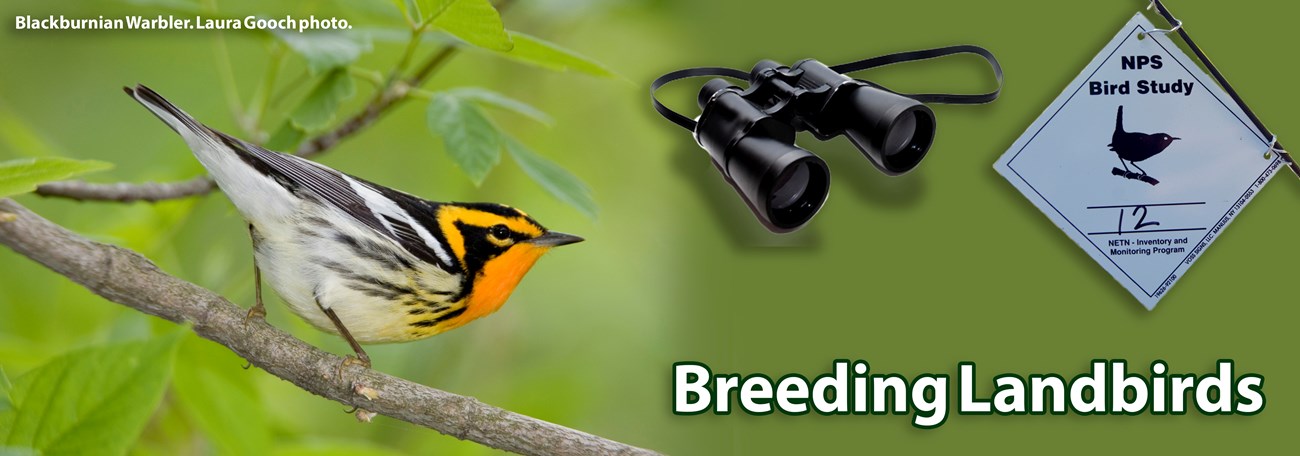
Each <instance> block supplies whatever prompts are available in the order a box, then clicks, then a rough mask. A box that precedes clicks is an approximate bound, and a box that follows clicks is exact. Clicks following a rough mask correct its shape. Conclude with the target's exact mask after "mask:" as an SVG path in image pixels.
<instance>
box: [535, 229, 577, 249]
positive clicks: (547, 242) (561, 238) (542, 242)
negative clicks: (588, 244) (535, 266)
mask: <svg viewBox="0 0 1300 456" xmlns="http://www.w3.org/2000/svg"><path fill="white" fill-rule="evenodd" d="M582 241H583V239H582V238H581V237H578V236H574V235H572V234H566V233H561V232H558V231H547V232H546V234H543V235H541V236H537V237H535V238H532V239H529V240H528V243H530V244H533V245H537V246H542V247H558V246H561V245H569V244H574V243H578V242H582Z"/></svg>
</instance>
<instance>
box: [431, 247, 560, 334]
mask: <svg viewBox="0 0 1300 456" xmlns="http://www.w3.org/2000/svg"><path fill="white" fill-rule="evenodd" d="M548 250H550V247H538V246H534V245H531V244H526V243H525V244H519V245H516V246H514V247H512V248H511V249H510V250H507V251H505V253H502V254H501V255H498V256H497V257H496V258H493V259H491V260H488V262H487V263H486V264H484V265H483V270H482V271H481V272H480V273H479V275H478V277H475V278H474V289H473V290H472V291H471V292H470V295H469V297H468V298H467V302H466V303H465V304H466V308H465V313H464V314H463V315H461V317H460V318H457V319H456V320H454V321H452V322H451V326H450V327H448V328H447V329H452V328H455V327H458V326H461V325H463V324H465V323H469V322H470V321H473V320H475V319H478V318H479V317H482V316H485V315H488V314H490V313H492V312H496V311H497V309H500V308H501V305H502V304H505V302H506V299H509V298H510V293H511V292H513V291H515V287H516V286H518V285H519V281H520V280H522V279H523V278H524V274H527V273H528V270H529V269H531V268H532V267H533V264H534V263H536V262H537V259H538V258H541V257H542V254H544V253H546V252H547V251H548Z"/></svg>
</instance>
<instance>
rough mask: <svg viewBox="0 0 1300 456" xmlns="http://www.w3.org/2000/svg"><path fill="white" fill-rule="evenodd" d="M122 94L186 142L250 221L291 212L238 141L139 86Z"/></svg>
mask: <svg viewBox="0 0 1300 456" xmlns="http://www.w3.org/2000/svg"><path fill="white" fill-rule="evenodd" d="M123 90H125V91H126V93H127V95H130V96H131V98H134V99H135V100H136V101H138V102H140V104H142V105H144V107H146V108H149V111H150V112H152V113H153V114H154V115H155V116H158V118H159V119H162V121H163V122H164V123H166V124H167V126H169V127H171V129H172V130H175V131H176V133H178V134H180V135H181V137H182V138H184V139H185V144H186V145H188V146H189V147H190V150H191V151H193V152H194V156H195V157H197V158H198V159H199V162H200V163H202V164H203V167H204V168H207V170H208V173H209V174H211V175H212V179H213V180H214V181H216V183H217V185H218V186H220V187H221V190H223V191H224V192H225V193H226V195H227V196H229V197H230V200H231V201H232V202H234V203H235V207H237V208H239V210H240V212H242V213H243V214H244V217H245V218H247V219H248V220H249V221H252V222H257V221H259V220H263V219H265V218H266V217H270V216H279V215H283V214H284V213H285V212H286V211H287V210H288V206H286V204H285V202H286V201H287V200H288V199H287V198H288V197H287V192H286V190H285V189H284V188H283V187H281V186H279V185H277V184H275V182H274V181H273V180H272V179H269V178H267V177H266V176H264V175H262V173H260V172H259V171H257V170H256V169H255V168H254V167H253V166H251V165H250V162H249V161H246V160H244V159H243V158H241V157H242V156H243V155H242V153H241V151H240V150H239V149H238V148H236V146H239V145H240V142H239V140H237V139H234V138H231V137H229V136H226V135H224V134H222V133H220V132H218V131H216V130H213V129H211V128H208V127H207V126H206V125H203V124H202V123H199V121H198V120H195V119H194V117H191V116H190V115H189V114H186V113H185V111H182V110H181V109H180V108H178V107H176V105H174V104H172V103H171V102H170V101H167V99H166V98H163V97H162V95H159V94H158V92H154V91H153V90H151V89H149V88H148V87H145V86H143V85H136V86H135V88H134V89H132V88H130V87H124V88H123Z"/></svg>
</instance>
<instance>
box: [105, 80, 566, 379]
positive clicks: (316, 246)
mask: <svg viewBox="0 0 1300 456" xmlns="http://www.w3.org/2000/svg"><path fill="white" fill-rule="evenodd" d="M125 90H126V93H127V94H129V95H131V96H132V97H133V98H135V99H136V101H139V102H140V103H141V104H143V105H144V106H145V107H146V108H149V110H150V111H152V112H153V113H154V114H155V115H157V116H158V117H159V118H160V119H162V120H163V122H166V123H167V125H168V126H170V127H171V128H172V129H173V130H176V132H177V133H179V134H180V135H181V137H182V138H184V139H185V142H186V144H188V145H189V147H190V149H191V150H193V152H194V155H195V156H196V157H198V159H199V161H200V162H201V163H203V166H204V167H205V168H207V170H208V172H209V173H210V174H211V175H212V179H213V180H214V181H216V183H217V185H218V186H219V187H220V188H221V190H222V191H223V192H225V194H226V196H227V197H228V198H230V201H231V202H233V203H234V205H235V207H236V208H237V209H238V210H239V212H240V214H242V215H243V217H244V219H245V220H246V221H247V222H248V227H249V233H250V234H251V236H252V239H253V252H254V276H255V280H256V281H257V288H256V290H257V293H256V296H257V303H256V304H255V305H254V307H253V308H252V309H251V310H250V311H249V316H250V317H258V318H260V317H261V316H264V315H265V308H264V307H263V306H262V299H261V279H260V275H261V274H260V272H261V271H265V272H266V277H267V281H268V282H270V284H271V287H272V288H274V289H275V291H276V292H278V293H279V294H280V297H281V298H283V300H284V301H285V302H286V303H287V304H288V306H289V308H290V309H291V310H292V311H293V312H294V313H295V314H297V315H298V316H299V317H302V318H303V319H304V320H306V321H307V322H309V323H311V324H312V326H315V327H317V328H319V329H321V330H323V331H326V332H330V333H335V334H338V335H340V336H342V337H343V338H344V339H346V340H347V341H348V343H349V344H350V345H351V346H352V349H353V350H354V351H356V355H357V356H356V358H352V357H349V358H348V359H347V361H345V364H344V365H347V364H352V363H356V364H362V365H365V366H367V367H369V366H370V359H369V357H368V356H366V353H365V351H364V350H363V349H362V348H361V345H360V344H363V343H367V344H371V343H389V342H404V341H411V340H417V339H423V338H425V337H429V336H432V335H435V334H438V333H441V332H444V331H447V330H451V329H454V328H457V327H460V326H461V325H464V324H466V323H469V322H470V321H472V320H474V319H477V318H479V317H482V316H484V315H487V314H490V313H492V312H494V311H496V310H497V309H498V308H500V307H501V305H502V304H503V303H505V301H506V299H507V298H508V297H509V296H510V293H511V291H513V290H514V288H515V286H516V285H517V284H518V283H519V280H520V279H522V278H523V276H524V274H525V273H527V272H528V270H529V268H531V267H532V266H533V263H534V262H536V261H537V259H538V258H539V257H541V256H542V254H544V253H546V252H547V251H549V250H550V249H551V248H552V247H556V246H561V245H566V244H572V243H575V242H579V241H581V240H582V238H580V237H577V236H573V235H570V234H564V233H558V232H554V231H548V230H547V229H546V228H543V227H542V225H540V224H538V223H537V222H536V221H535V220H533V219H532V218H531V217H529V216H528V215H527V214H524V213H523V212H522V211H520V210H518V209H514V208H512V207H508V206H503V205H500V204H493V203H439V202H433V201H427V200H424V199H420V198H418V197H415V196H412V195H409V194H406V193H403V192H400V191H397V190H393V189H391V188H388V187H384V186H381V185H377V184H374V183H371V182H367V181H365V180H362V179H359V178H356V177H352V176H349V175H347V174H344V173H341V172H338V171H335V170H333V169H330V168H328V167H325V166H324V165H321V164H318V163H315V162H312V161H309V160H306V159H303V158H299V157H295V156H293V155H287V154H282V153H278V152H272V151H270V150H267V149H264V148H262V147H259V146H257V145H254V144H250V143H247V142H244V141H241V140H239V139H236V138H233V137H231V136H229V135H226V134H224V133H222V132H219V131H217V130H213V129H211V128H208V127H207V126H205V125H203V124H201V123H199V122H198V121H196V120H194V118H193V117H190V115H188V114H186V113H185V112H184V111H182V110H180V108H177V107H176V106H175V105H173V104H171V102H168V101H167V100H166V99H164V98H163V97H162V96H160V95H158V94H157V93H156V92H154V91H153V90H150V89H149V88H148V87H145V86H142V85H137V86H136V87H135V89H131V88H125ZM340 368H342V366H340Z"/></svg>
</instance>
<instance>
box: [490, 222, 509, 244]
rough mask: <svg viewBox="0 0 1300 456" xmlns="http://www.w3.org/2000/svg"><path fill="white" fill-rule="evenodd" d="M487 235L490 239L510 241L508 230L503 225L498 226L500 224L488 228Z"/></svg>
mask: <svg viewBox="0 0 1300 456" xmlns="http://www.w3.org/2000/svg"><path fill="white" fill-rule="evenodd" d="M488 234H490V235H492V237H494V238H497V239H500V240H503V241H504V240H506V239H510V228H506V226H505V225H500V224H498V225H493V226H492V228H488Z"/></svg>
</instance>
